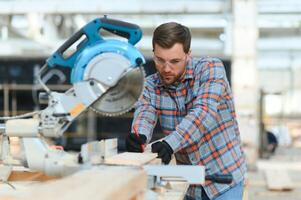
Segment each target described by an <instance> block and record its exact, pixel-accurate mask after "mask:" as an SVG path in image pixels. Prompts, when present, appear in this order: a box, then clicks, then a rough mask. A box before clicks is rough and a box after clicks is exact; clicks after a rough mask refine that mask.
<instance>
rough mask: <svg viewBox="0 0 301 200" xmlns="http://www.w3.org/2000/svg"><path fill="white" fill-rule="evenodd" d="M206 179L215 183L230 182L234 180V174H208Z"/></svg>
mask: <svg viewBox="0 0 301 200" xmlns="http://www.w3.org/2000/svg"><path fill="white" fill-rule="evenodd" d="M205 180H206V181H207V180H208V181H212V182H214V183H221V184H230V183H232V181H233V176H232V174H212V175H206V176H205Z"/></svg>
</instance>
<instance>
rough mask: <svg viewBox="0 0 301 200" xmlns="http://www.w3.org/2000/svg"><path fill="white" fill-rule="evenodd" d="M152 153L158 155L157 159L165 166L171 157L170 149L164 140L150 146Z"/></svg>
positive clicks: (171, 151)
mask: <svg viewBox="0 0 301 200" xmlns="http://www.w3.org/2000/svg"><path fill="white" fill-rule="evenodd" d="M152 152H153V153H158V158H161V159H162V162H163V163H164V164H166V165H167V164H168V163H169V162H170V160H171V155H172V154H173V150H172V148H171V147H170V146H169V144H168V143H167V142H165V141H164V140H163V141H162V142H156V143H154V144H152Z"/></svg>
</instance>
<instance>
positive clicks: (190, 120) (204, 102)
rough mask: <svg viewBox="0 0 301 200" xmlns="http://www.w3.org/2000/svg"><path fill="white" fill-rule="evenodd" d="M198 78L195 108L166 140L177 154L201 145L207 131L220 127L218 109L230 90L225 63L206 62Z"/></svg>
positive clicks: (195, 88)
mask: <svg viewBox="0 0 301 200" xmlns="http://www.w3.org/2000/svg"><path fill="white" fill-rule="evenodd" d="M201 65H203V66H202V67H200V70H201V71H200V72H199V73H198V74H197V75H196V78H195V83H194V84H199V85H195V87H194V90H195V91H197V96H196V99H195V100H194V102H193V107H192V109H191V110H190V111H189V113H188V114H187V115H186V117H185V118H184V119H183V120H182V121H181V123H180V124H179V125H178V126H177V127H176V130H175V131H174V132H172V133H171V134H170V135H168V136H166V137H165V139H164V140H165V141H166V142H167V143H168V144H169V145H170V146H171V148H172V149H173V152H177V151H178V150H180V149H182V148H186V147H189V146H191V145H193V144H196V143H198V142H199V141H200V140H201V138H202V137H203V134H204V132H206V130H211V129H212V128H213V127H215V126H216V127H217V126H218V121H217V106H218V105H219V101H220V100H221V98H222V95H223V93H224V91H225V89H226V85H227V82H226V75H225V69H224V66H223V63H222V62H221V61H220V60H218V59H214V60H209V61H203V63H201Z"/></svg>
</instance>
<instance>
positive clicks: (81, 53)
mask: <svg viewBox="0 0 301 200" xmlns="http://www.w3.org/2000/svg"><path fill="white" fill-rule="evenodd" d="M100 29H105V30H107V31H109V32H111V33H114V34H116V35H118V36H121V37H124V38H127V39H128V42H124V41H121V40H115V39H109V40H105V39H103V38H102V37H101V35H100ZM82 36H85V39H84V40H83V41H82V42H81V43H80V44H79V45H78V46H77V49H76V51H75V52H74V53H72V54H71V55H69V56H68V57H65V56H63V54H64V52H65V51H66V50H67V49H68V48H69V47H71V46H72V45H73V44H74V43H75V42H77V41H78V40H79V39H80V38H82ZM141 37H142V30H141V29H140V27H139V26H137V25H135V24H130V23H127V22H123V21H119V20H113V19H108V18H107V17H103V18H97V19H95V20H93V21H91V22H89V23H88V24H86V25H85V26H84V27H83V28H81V29H80V30H79V31H78V32H76V33H75V34H74V35H73V36H72V37H71V38H69V39H68V40H67V41H66V42H65V43H64V44H63V45H62V46H61V47H60V48H59V49H58V50H57V51H56V52H54V53H53V54H52V56H51V57H49V58H48V59H47V61H46V62H47V65H48V66H49V67H55V66H59V67H68V68H71V69H72V71H71V83H76V82H79V81H82V80H83V75H84V71H85V68H86V66H87V64H88V63H89V62H90V61H91V60H92V59H93V58H94V57H95V56H97V55H99V54H102V53H109V52H110V53H117V54H120V55H122V56H124V57H125V58H126V59H128V60H129V61H130V63H131V65H132V67H138V66H140V65H142V64H144V63H145V59H144V57H143V55H142V54H141V52H140V51H139V50H138V49H137V48H136V47H134V45H135V44H136V43H137V42H138V41H139V40H140V39H141Z"/></svg>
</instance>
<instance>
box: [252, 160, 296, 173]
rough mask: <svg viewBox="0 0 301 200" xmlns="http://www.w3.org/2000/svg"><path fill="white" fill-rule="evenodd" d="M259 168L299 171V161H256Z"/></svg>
mask: <svg viewBox="0 0 301 200" xmlns="http://www.w3.org/2000/svg"><path fill="white" fill-rule="evenodd" d="M257 167H258V169H259V170H295V171H301V162H291V161H272V160H269V161H263V160H259V161H257Z"/></svg>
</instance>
